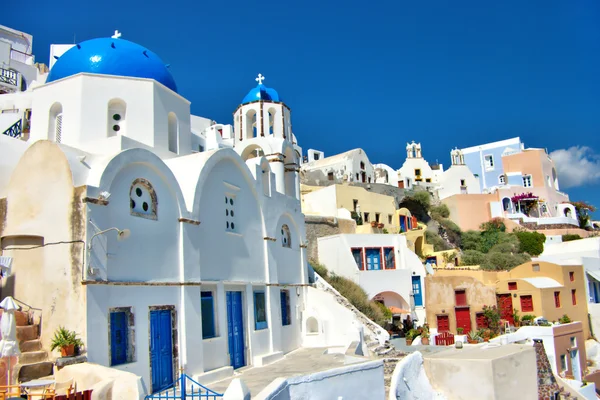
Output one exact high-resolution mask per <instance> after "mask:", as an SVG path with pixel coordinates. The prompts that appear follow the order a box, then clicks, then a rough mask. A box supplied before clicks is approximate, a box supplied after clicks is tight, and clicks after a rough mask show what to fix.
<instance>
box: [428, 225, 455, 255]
mask: <svg viewBox="0 0 600 400" xmlns="http://www.w3.org/2000/svg"><path fill="white" fill-rule="evenodd" d="M425 240H427V243H429V244H431V245H433V251H442V250H450V248H451V247H450V245H448V243H447V242H446V241H445V240H444V239H442V237H441V236H440V235H438V234H437V233H435V232H432V231H430V230H427V231H425Z"/></svg>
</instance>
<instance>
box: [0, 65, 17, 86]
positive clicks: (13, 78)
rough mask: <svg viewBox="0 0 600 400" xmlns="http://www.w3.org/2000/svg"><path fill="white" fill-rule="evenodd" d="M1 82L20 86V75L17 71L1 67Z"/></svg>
mask: <svg viewBox="0 0 600 400" xmlns="http://www.w3.org/2000/svg"><path fill="white" fill-rule="evenodd" d="M0 82H1V83H6V84H8V85H11V86H18V84H19V73H18V72H17V71H13V70H12V69H6V68H2V67H0Z"/></svg>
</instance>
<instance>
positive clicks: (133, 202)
mask: <svg viewBox="0 0 600 400" xmlns="http://www.w3.org/2000/svg"><path fill="white" fill-rule="evenodd" d="M129 207H131V208H135V201H133V199H131V200H130V201H129Z"/></svg>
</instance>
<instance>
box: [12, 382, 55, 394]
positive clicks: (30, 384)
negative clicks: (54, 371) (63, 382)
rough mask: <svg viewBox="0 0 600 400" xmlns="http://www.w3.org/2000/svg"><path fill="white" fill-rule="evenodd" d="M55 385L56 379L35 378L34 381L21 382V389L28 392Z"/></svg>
mask: <svg viewBox="0 0 600 400" xmlns="http://www.w3.org/2000/svg"><path fill="white" fill-rule="evenodd" d="M50 385H54V380H52V379H35V380H33V381H29V382H24V383H21V385H20V386H21V389H23V391H24V392H25V393H26V394H28V393H29V390H31V389H40V388H43V389H44V390H45V389H47V387H48V386H50Z"/></svg>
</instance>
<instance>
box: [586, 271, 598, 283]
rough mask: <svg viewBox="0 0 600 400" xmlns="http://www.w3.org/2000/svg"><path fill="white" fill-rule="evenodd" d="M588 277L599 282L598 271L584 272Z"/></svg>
mask: <svg viewBox="0 0 600 400" xmlns="http://www.w3.org/2000/svg"><path fill="white" fill-rule="evenodd" d="M585 272H586V273H587V274H588V275H589V276H591V277H592V278H594V279H595V280H597V281H598V282H600V270H589V269H588V270H586V271H585Z"/></svg>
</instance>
